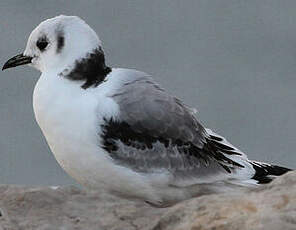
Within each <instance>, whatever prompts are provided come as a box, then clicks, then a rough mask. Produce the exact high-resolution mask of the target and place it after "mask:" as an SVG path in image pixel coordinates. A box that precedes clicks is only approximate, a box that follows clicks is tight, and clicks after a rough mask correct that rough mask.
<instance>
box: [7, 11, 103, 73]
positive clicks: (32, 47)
mask: <svg viewBox="0 0 296 230" xmlns="http://www.w3.org/2000/svg"><path fill="white" fill-rule="evenodd" d="M99 47H101V41H100V39H99V37H98V36H97V34H96V33H95V31H94V30H93V29H91V28H90V27H89V26H88V25H87V24H86V23H85V22H84V21H83V20H82V19H80V18H79V17H76V16H64V15H60V16H57V17H54V18H51V19H47V20H45V21H43V22H41V23H40V24H39V25H38V26H37V27H36V28H35V29H34V30H33V31H32V33H31V34H30V36H29V39H28V42H27V45H26V49H25V51H24V52H23V53H22V54H19V55H16V56H14V57H13V58H11V59H9V60H8V61H7V62H6V63H5V64H4V66H3V68H2V70H4V69H7V68H11V67H15V66H19V65H25V64H29V65H31V66H33V67H34V68H36V69H38V70H40V71H41V72H44V71H47V70H56V71H62V70H63V69H65V68H67V67H71V65H72V64H74V62H75V60H79V59H80V58H83V57H84V56H85V55H86V54H87V53H90V52H91V51H92V50H94V49H96V48H99Z"/></svg>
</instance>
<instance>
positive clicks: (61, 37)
mask: <svg viewBox="0 0 296 230" xmlns="http://www.w3.org/2000/svg"><path fill="white" fill-rule="evenodd" d="M57 41H58V44H57V53H59V52H61V50H62V48H63V47H64V45H65V37H64V33H63V32H58V36H57Z"/></svg>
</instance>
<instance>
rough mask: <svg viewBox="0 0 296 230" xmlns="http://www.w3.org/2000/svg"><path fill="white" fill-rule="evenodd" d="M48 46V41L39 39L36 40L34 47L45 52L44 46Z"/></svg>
mask: <svg viewBox="0 0 296 230" xmlns="http://www.w3.org/2000/svg"><path fill="white" fill-rule="evenodd" d="M47 45H48V41H47V40H46V38H41V39H38V41H37V42H36V46H37V47H38V48H39V49H40V50H41V51H43V50H45V48H46V46H47Z"/></svg>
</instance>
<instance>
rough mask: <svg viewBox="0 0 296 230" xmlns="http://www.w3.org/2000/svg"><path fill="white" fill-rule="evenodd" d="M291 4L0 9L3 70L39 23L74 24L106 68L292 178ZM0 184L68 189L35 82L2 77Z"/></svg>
mask: <svg viewBox="0 0 296 230" xmlns="http://www.w3.org/2000/svg"><path fill="white" fill-rule="evenodd" d="M295 12H296V1H294V0H291V1H280V0H277V1H272V0H261V1H252V0H245V1H239V0H235V1H231V0H223V1H221V0H211V1H209V0H202V1H198V0H190V1H189V0H187V1H180V0H161V1H157V0H149V1H147V0H141V1H139V0H138V1H135V0H133V1H126V0H123V1H121V0H118V1H114V0H108V1H107V0H106V1H56V0H54V1H47V2H45V1H44V2H41V1H39V2H37V1H35V0H34V1H33V0H26V1H15V0H10V1H6V2H4V1H1V2H0V29H1V36H0V41H1V43H0V44H1V45H0V53H1V56H0V63H1V64H3V63H4V62H5V61H6V60H7V59H8V58H10V57H11V56H13V55H15V54H17V53H20V52H22V50H23V49H24V47H25V44H26V40H27V37H28V36H29V34H30V32H31V31H32V30H33V29H34V27H35V26H36V25H37V24H39V23H40V22H41V21H42V20H44V19H46V18H50V17H53V16H56V15H59V14H66V15H78V16H80V17H82V18H83V19H84V20H85V21H86V22H87V23H88V24H89V25H90V26H91V27H93V28H94V29H95V31H97V33H98V34H99V36H100V38H101V40H102V41H103V44H104V50H105V53H106V58H107V62H108V64H109V65H111V66H120V67H129V68H136V69H139V70H143V71H146V72H148V73H151V74H153V75H154V77H155V78H156V80H157V81H158V82H160V83H161V84H162V86H164V87H165V88H166V89H167V90H168V91H169V92H171V93H173V94H175V95H177V96H178V97H180V98H181V99H183V100H184V101H185V102H186V103H187V104H189V105H191V106H194V107H196V108H197V109H198V111H199V113H198V117H199V119H200V120H201V121H202V122H203V124H206V126H208V127H210V128H213V129H214V130H216V131H217V132H219V133H220V134H222V135H224V136H225V137H227V138H228V140H230V141H231V142H232V143H233V144H234V145H236V146H238V147H240V148H241V149H242V150H243V151H245V152H246V153H247V154H248V155H249V157H250V158H251V159H256V160H260V161H267V162H272V163H278V164H281V165H285V166H289V167H294V168H296V154H295V141H296V134H295V129H296V122H295V119H294V118H295V114H296V100H295V99H296V91H295V87H296V76H295V73H296V58H295V57H296V13H295ZM0 74H1V76H0V118H1V119H0V148H1V152H0V183H17V184H69V183H74V181H73V180H72V179H70V178H69V177H68V176H67V175H66V174H65V173H64V172H63V170H62V169H61V168H60V167H59V166H58V164H57V163H56V161H55V159H54V157H53V155H52V154H51V153H50V150H49V148H48V147H47V144H46V142H45V139H44V138H43V136H42V134H41V131H40V130H39V127H38V126H37V124H36V122H35V120H34V116H33V109H32V92H33V88H34V85H35V82H36V81H37V79H38V76H39V73H38V72H37V71H35V70H33V69H30V68H28V67H19V68H15V69H11V70H8V71H5V72H1V73H0Z"/></svg>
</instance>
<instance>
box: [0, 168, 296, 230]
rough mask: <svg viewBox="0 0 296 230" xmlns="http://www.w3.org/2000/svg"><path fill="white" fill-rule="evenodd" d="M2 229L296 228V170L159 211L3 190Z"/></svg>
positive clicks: (66, 190) (86, 196) (107, 200)
mask: <svg viewBox="0 0 296 230" xmlns="http://www.w3.org/2000/svg"><path fill="white" fill-rule="evenodd" d="M0 194H1V196H0V211H1V216H0V230H18V229H24V230H30V229H34V230H36V229H38V230H39V229H40V230H70V229H71V230H72V229H76V230H78V229H87V230H92V229H95V230H100V229H112V230H125V229H132V230H134V229H143V230H148V229H151V230H152V229H153V230H185V229H186V230H187V229H191V230H204V229H207V230H210V229H211V230H220V229H222V230H236V229H237V230H257V229H267V230H279V229H280V230H289V229H291V230H292V229H293V230H295V229H296V172H291V173H289V174H287V175H284V176H282V177H280V178H278V179H276V180H275V181H274V182H273V183H271V184H269V185H267V186H262V187H260V188H258V189H255V190H254V189H253V190H245V191H237V192H236V193H231V194H219V195H209V196H203V197H200V198H195V199H191V200H187V201H184V202H181V203H179V204H177V205H175V206H173V207H171V208H166V209H157V208H153V207H150V206H148V205H146V204H144V203H140V202H131V201H126V200H121V199H118V198H114V197H111V196H109V195H107V194H104V193H97V194H94V193H86V192H85V191H82V190H80V189H78V188H75V187H59V188H51V187H42V188H40V187H34V188H32V187H23V186H22V187H21V186H13V185H2V186H0Z"/></svg>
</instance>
